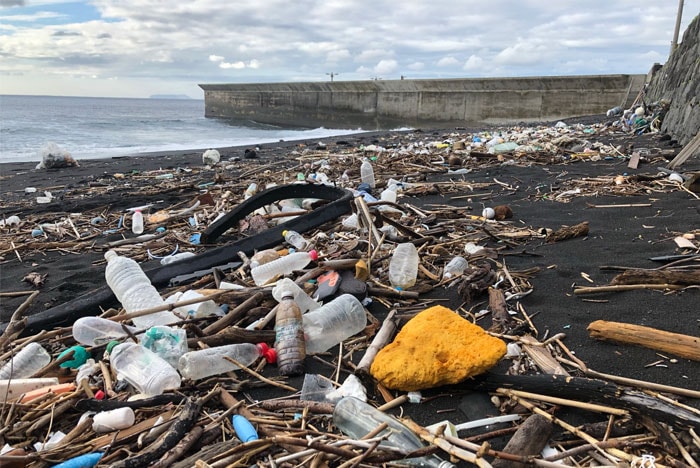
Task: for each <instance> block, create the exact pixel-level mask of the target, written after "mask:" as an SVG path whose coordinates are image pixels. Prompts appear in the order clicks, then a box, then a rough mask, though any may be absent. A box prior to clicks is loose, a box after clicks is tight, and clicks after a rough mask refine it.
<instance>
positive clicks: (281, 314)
mask: <svg viewBox="0 0 700 468" xmlns="http://www.w3.org/2000/svg"><path fill="white" fill-rule="evenodd" d="M275 352H276V353H277V367H278V368H279V372H280V374H281V375H301V374H303V373H304V359H305V358H306V345H305V344H304V328H303V326H302V320H301V309H299V306H298V305H297V303H296V302H294V293H292V292H291V291H285V292H284V293H283V294H282V301H281V302H280V303H279V305H278V306H277V314H276V315H275Z"/></svg>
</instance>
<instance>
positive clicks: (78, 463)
mask: <svg viewBox="0 0 700 468" xmlns="http://www.w3.org/2000/svg"><path fill="white" fill-rule="evenodd" d="M100 458H102V452H92V453H86V454H85V455H78V456H77V457H73V458H70V459H68V460H66V461H64V462H62V463H59V464H58V465H53V468H92V467H93V466H96V465H97V463H99V461H100Z"/></svg>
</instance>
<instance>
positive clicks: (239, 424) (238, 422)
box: [231, 414, 258, 443]
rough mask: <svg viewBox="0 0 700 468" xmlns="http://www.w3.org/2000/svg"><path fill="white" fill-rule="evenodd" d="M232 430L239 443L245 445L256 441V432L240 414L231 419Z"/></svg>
mask: <svg viewBox="0 0 700 468" xmlns="http://www.w3.org/2000/svg"><path fill="white" fill-rule="evenodd" d="M231 422H232V423H233V429H234V430H235V431H236V436H238V438H239V439H240V441H241V442H243V443H246V442H250V441H252V440H258V432H257V431H256V430H255V428H254V427H253V425H252V424H251V423H250V421H248V420H247V419H246V418H245V417H243V416H241V415H240V414H234V415H233V417H232V418H231Z"/></svg>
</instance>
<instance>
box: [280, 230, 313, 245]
mask: <svg viewBox="0 0 700 468" xmlns="http://www.w3.org/2000/svg"><path fill="white" fill-rule="evenodd" d="M282 235H283V236H284V240H285V241H287V243H289V244H290V245H293V246H294V248H295V249H297V250H308V249H309V248H310V247H311V242H309V241H307V240H306V239H304V236H302V235H301V234H299V233H298V232H296V231H282Z"/></svg>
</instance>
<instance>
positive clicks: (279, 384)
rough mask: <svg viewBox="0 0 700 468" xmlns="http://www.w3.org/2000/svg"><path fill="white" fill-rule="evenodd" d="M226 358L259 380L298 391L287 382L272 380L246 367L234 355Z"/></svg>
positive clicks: (291, 390) (225, 357)
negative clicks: (286, 383)
mask: <svg viewBox="0 0 700 468" xmlns="http://www.w3.org/2000/svg"><path fill="white" fill-rule="evenodd" d="M224 359H226V360H227V361H229V362H231V363H233V364H235V365H236V366H238V367H240V369H241V370H242V371H244V372H247V373H248V374H250V375H252V376H253V377H255V378H257V379H259V380H260V381H262V382H265V383H266V384H270V385H273V386H275V387H279V388H283V389H284V390H289V391H290V392H296V391H297V389H296V388H294V387H290V386H289V385H285V384H283V383H279V382H275V381H274V380H270V379H268V378H267V377H264V376H262V375H260V374H258V373H257V372H255V371H254V370H252V369H249V368H248V367H246V366H245V364H243V363H241V362H239V361H237V360H235V359H233V358H232V357H229V356H224Z"/></svg>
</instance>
